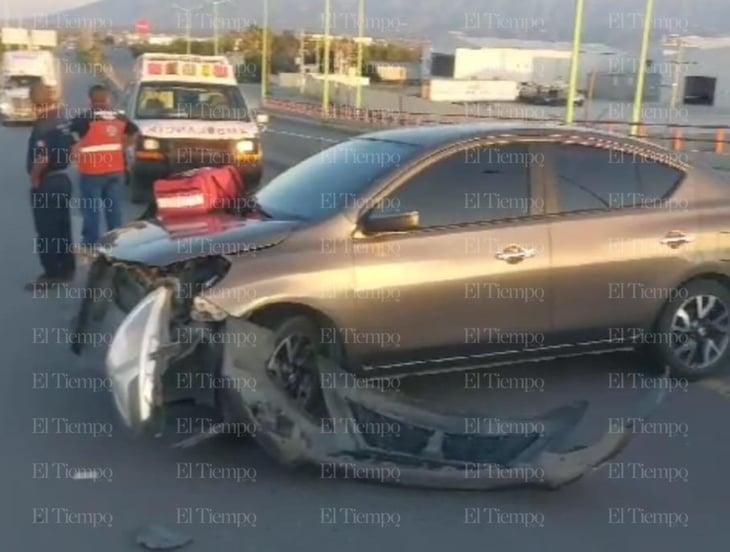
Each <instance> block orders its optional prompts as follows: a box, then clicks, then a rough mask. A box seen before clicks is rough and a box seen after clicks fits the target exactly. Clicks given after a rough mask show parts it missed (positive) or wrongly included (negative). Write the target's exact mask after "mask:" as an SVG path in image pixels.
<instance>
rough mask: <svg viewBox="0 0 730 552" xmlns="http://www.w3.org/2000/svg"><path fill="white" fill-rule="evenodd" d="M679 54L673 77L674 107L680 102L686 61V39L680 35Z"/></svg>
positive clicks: (676, 58)
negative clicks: (682, 75) (683, 68)
mask: <svg viewBox="0 0 730 552" xmlns="http://www.w3.org/2000/svg"><path fill="white" fill-rule="evenodd" d="M676 46H677V55H676V57H675V59H674V63H675V66H674V78H673V79H672V103H671V106H672V109H674V108H676V107H677V103H679V89H680V86H679V85H680V81H681V79H680V76H681V74H682V64H683V62H684V40H682V38H681V37H680V38H679V39H678V40H677V45H676Z"/></svg>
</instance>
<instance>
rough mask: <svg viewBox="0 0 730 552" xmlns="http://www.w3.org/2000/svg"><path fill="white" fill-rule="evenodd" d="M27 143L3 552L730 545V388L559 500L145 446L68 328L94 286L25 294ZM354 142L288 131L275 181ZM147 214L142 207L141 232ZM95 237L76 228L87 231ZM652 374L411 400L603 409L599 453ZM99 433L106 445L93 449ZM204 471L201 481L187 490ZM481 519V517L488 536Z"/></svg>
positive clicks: (565, 369) (7, 315)
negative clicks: (155, 537)
mask: <svg viewBox="0 0 730 552" xmlns="http://www.w3.org/2000/svg"><path fill="white" fill-rule="evenodd" d="M91 80H92V76H90V75H84V74H69V75H67V79H66V94H67V99H68V103H69V104H70V105H71V106H72V107H81V106H82V105H83V102H84V100H85V97H84V93H85V90H86V87H87V86H88V85H89V84H90V82H91ZM27 137H28V130H27V129H24V128H2V129H0V156H2V168H3V172H4V179H3V180H4V182H5V186H4V189H5V197H4V201H2V202H0V224H2V226H3V228H2V232H0V254H2V255H3V258H4V259H5V261H4V263H3V265H4V281H5V284H6V285H5V286H4V288H3V297H2V299H3V307H4V308H3V309H2V310H0V320H1V321H2V329H3V343H4V345H5V354H4V358H5V359H6V361H5V363H4V366H3V369H2V370H1V371H0V390H2V391H1V392H2V394H3V395H2V401H0V408H1V409H2V414H1V415H0V423H2V437H3V446H2V455H1V457H2V466H1V467H2V469H1V470H0V489H1V491H0V496H2V501H1V503H2V511H0V519H2V520H3V522H2V523H3V531H2V535H1V537H0V538H1V539H2V544H1V545H0V549H1V550H3V551H8V552H28V551H30V552H36V551H41V550H44V551H45V550H53V549H61V550H77V551H87V550H88V551H98V550H105V551H108V552H123V551H124V552H126V551H131V550H136V549H138V548H137V546H136V545H135V544H134V536H135V534H136V531H137V530H138V529H140V528H141V527H143V526H145V525H147V524H149V523H159V524H164V525H166V526H168V527H170V528H174V529H176V530H178V531H181V532H183V533H184V534H187V535H190V536H191V537H193V538H194V541H193V543H192V544H190V545H189V547H187V548H186V549H185V550H190V551H201V552H203V551H204V552H208V551H211V550H237V551H259V552H270V551H277V552H282V551H286V550H314V549H316V550H325V551H330V550H331V551H335V550H338V551H339V550H349V551H351V552H359V551H368V552H370V551H372V550H381V551H383V552H386V551H391V550H392V551H401V550H423V551H437V550H439V551H440V550H453V549H456V548H457V547H458V548H459V549H465V550H480V549H485V548H488V549H491V550H499V549H507V550H512V549H516V550H519V549H523V550H538V549H549V550H574V551H579V550H585V549H590V550H595V551H604V550H605V551H607V552H615V551H616V550H622V549H624V550H641V549H661V550H664V551H665V552H666V551H675V550H676V551H680V550H681V551H685V550H687V549H690V548H691V549H694V550H713V551H714V550H722V549H724V548H725V547H726V546H727V538H726V531H725V526H724V523H726V517H727V515H726V514H727V504H728V495H729V493H730V481H729V480H728V478H727V476H726V474H725V467H726V462H727V461H728V458H729V457H730V439H728V436H729V435H730V430H728V426H727V419H728V416H729V415H730V402H728V399H730V382H728V381H727V380H726V379H725V380H723V379H718V380H713V381H710V382H705V383H704V384H698V385H691V386H689V387H682V388H680V389H677V390H675V391H673V392H671V393H669V396H668V398H667V400H666V401H665V403H664V404H663V405H662V406H661V408H660V410H659V412H658V413H657V416H656V418H655V421H657V422H663V424H657V425H654V426H649V425H641V426H640V429H639V430H638V431H637V433H638V434H637V435H636V436H635V438H634V440H633V441H632V443H631V445H630V446H629V448H628V449H627V450H626V451H625V452H624V453H623V454H622V455H621V456H620V457H619V458H618V459H617V462H621V463H622V467H623V476H621V473H620V468H619V466H618V465H616V466H613V467H612V468H610V469H609V468H608V467H607V468H603V469H602V470H599V471H597V472H595V473H593V474H591V476H590V477H587V478H585V479H584V480H582V481H580V482H578V483H577V484H575V485H572V486H570V487H568V488H565V489H563V490H561V491H559V492H554V493H548V492H541V491H509V492H500V493H466V492H458V493H457V492H440V491H422V490H415V489H400V488H394V487H385V486H379V485H376V484H368V483H362V482H357V481H352V480H325V479H321V478H320V477H319V476H318V474H316V473H315V474H312V473H299V472H289V471H285V470H283V469H281V468H279V467H278V466H276V465H275V464H273V463H272V461H271V460H269V459H268V457H267V456H266V455H265V454H264V453H263V452H262V451H260V450H259V449H258V448H257V447H256V446H255V444H254V443H252V442H251V441H250V440H249V439H247V438H242V439H236V438H222V439H220V440H214V441H209V442H207V443H204V444H202V445H200V446H199V447H197V448H192V449H188V450H179V449H172V448H170V442H171V441H170V439H159V440H154V439H147V440H136V439H134V438H132V437H131V436H129V435H128V434H127V433H126V432H125V431H124V428H123V427H121V426H119V425H118V424H117V422H116V418H115V415H114V412H113V406H112V402H111V397H110V395H109V393H108V392H106V391H104V390H99V391H97V392H94V391H92V390H90V389H78V387H80V386H88V385H89V384H91V383H96V384H98V385H100V386H101V385H103V383H104V380H103V378H102V372H101V365H100V363H99V355H94V354H92V355H90V356H89V357H88V358H84V359H81V360H79V359H77V358H76V357H74V356H73V355H72V354H71V353H70V351H69V350H68V339H67V334H66V333H65V328H66V327H67V326H68V322H69V319H70V318H71V317H72V316H73V314H74V312H75V309H76V306H77V301H76V300H75V298H74V297H73V296H72V294H73V293H74V290H75V289H78V288H74V287H71V288H69V291H68V293H66V294H65V295H64V296H63V297H32V296H31V295H30V294H27V293H24V292H23V290H22V285H23V283H24V282H25V281H27V280H28V279H30V278H33V277H35V276H36V275H37V273H38V272H39V266H38V262H37V259H36V257H35V255H34V254H33V252H32V238H33V229H32V224H31V217H30V208H29V199H28V185H27V178H26V176H25V174H24V172H23V167H22V159H23V156H24V151H25V146H26V141H27ZM341 138H342V137H341V136H338V135H337V134H336V133H333V132H331V131H324V132H323V131H321V130H320V129H319V128H318V127H313V126H310V125H306V124H302V123H296V124H295V123H287V122H285V121H277V122H275V123H274V124H272V127H271V130H270V132H269V133H268V135H267V136H266V138H265V148H266V152H267V156H268V159H269V160H270V163H269V165H268V166H267V169H266V170H267V174H268V175H271V174H273V173H275V172H276V171H277V170H281V169H282V168H283V167H284V166H286V165H287V164H290V163H293V162H295V161H297V160H298V159H301V158H303V157H305V156H306V155H309V154H311V153H313V152H314V151H316V150H317V149H318V148H321V147H323V146H324V145H327V144H329V143H330V142H331V141H336V140H339V139H341ZM136 211H137V209H135V208H133V207H131V206H126V212H127V215H128V216H129V217H131V216H132V215H133V214H134V213H135V212H136ZM78 223H79V219H78V217H77V216H75V217H74V224H75V225H76V227H77V230H78V226H79V224H78ZM79 280H80V281H81V275H80V276H79ZM435 315H437V313H436V314H435ZM420 323H428V322H427V321H423V322H420ZM97 352H98V351H97ZM640 371H642V366H641V365H640V364H639V363H638V362H637V360H636V359H635V358H634V357H632V356H630V355H621V356H615V357H611V358H600V359H599V358H589V359H587V360H575V361H569V362H568V361H566V362H556V363H551V364H544V365H540V366H539V367H525V368H514V369H510V370H509V371H507V370H502V371H500V372H501V373H496V375H495V376H494V378H493V379H492V380H489V381H490V384H489V385H487V384H484V385H482V388H481V389H478V390H474V389H471V390H465V389H464V387H465V385H464V377H463V376H450V377H439V378H431V379H423V380H419V381H415V382H407V381H406V382H404V384H403V392H407V393H413V394H415V395H417V396H420V397H423V398H424V399H426V400H430V401H433V402H434V404H438V405H439V406H441V407H442V408H449V407H461V406H467V405H470V406H472V407H481V408H485V409H487V410H491V409H496V410H497V411H498V412H500V413H505V414H506V413H512V412H518V411H519V412H522V413H534V412H539V411H544V410H546V409H548V408H550V407H552V406H554V405H557V404H561V403H564V402H567V401H572V400H574V399H580V398H588V399H591V400H594V403H593V404H594V408H592V410H591V413H590V416H589V419H587V420H586V423H585V424H584V425H583V426H582V427H581V429H580V431H579V432H578V435H579V437H580V436H589V437H590V436H595V435H596V434H597V433H599V432H600V431H603V430H605V429H606V421H607V416H627V415H631V414H632V411H631V405H632V404H633V402H634V400H635V399H636V398H637V394H638V391H639V390H637V389H636V388H635V387H637V386H638V385H634V384H638V383H640V382H641V381H642V380H640V379H638V376H631V374H636V373H638V372H640ZM618 373H623V374H625V375H626V376H625V380H624V386H623V388H622V389H615V388H612V387H615V385H613V386H612V385H609V383H610V382H614V384H615V383H616V382H617V379H616V378H617V377H618V376H617V375H616V374H618ZM634 378H637V379H634ZM528 383H529V384H530V385H531V387H528V386H526V384H528ZM506 386H511V387H514V389H511V390H507V389H504V387H506ZM540 389H542V391H540ZM82 424H83V425H82ZM92 424H93V425H92ZM89 427H93V429H94V430H95V431H96V432H97V433H96V436H94V435H90V434H88V431H89ZM44 429H47V431H45V432H44ZM83 432H86V433H85V434H82V433H83ZM205 463H210V464H211V465H212V466H216V467H238V468H246V469H247V471H246V472H240V471H239V472H237V473H238V474H241V473H245V474H246V475H254V474H255V481H242V482H237V481H235V480H233V479H231V473H230V472H223V471H219V472H217V473H213V472H212V471H211V470H210V469H208V468H206V467H205ZM640 465H641V466H643V469H642V468H639V466H640ZM64 466H65V467H64ZM78 468H95V469H97V470H98V474H99V476H100V479H98V480H96V481H91V480H77V479H73V478H72V477H71V474H72V473H73V472H74V471H75V470H76V469H78ZM649 468H670V469H669V470H666V471H664V472H658V471H657V470H653V471H649V470H648V469H649ZM188 469H190V470H191V472H190V473H192V477H190V478H187V477H185V476H184V474H185V473H188V472H187V470H188ZM201 472H202V473H201ZM44 475H47V476H46V477H44ZM670 478H672V479H673V480H672V481H670V480H669V479H670ZM348 508H349V509H350V510H348ZM44 509H46V510H44ZM332 509H335V512H336V515H335V517H334V518H333V517H332ZM474 509H478V510H479V512H480V517H479V520H478V521H479V522H478V523H476V522H475V521H476V520H477V518H476V517H475V514H474V512H475V510H474ZM44 512H47V517H46V518H45V521H46V523H43V520H44V518H43V513H44ZM188 512H191V513H192V517H191V518H189V519H188V518H186V517H185V516H186V515H187V513H188ZM355 512H357V515H355ZM82 514H86V515H82ZM364 514H372V515H369V516H368V515H364ZM658 514H665V515H663V516H659V515H658ZM621 516H623V517H621ZM466 521H470V522H471V523H466ZM188 522H189V523H188ZM236 523H237V524H238V526H237V525H236ZM254 524H255V527H254V526H253V525H254ZM723 542H725V543H726V544H724V545H723V544H722V543H723Z"/></svg>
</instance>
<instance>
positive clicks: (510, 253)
mask: <svg viewBox="0 0 730 552" xmlns="http://www.w3.org/2000/svg"><path fill="white" fill-rule="evenodd" d="M536 254H537V252H536V251H535V250H534V249H525V248H523V247H520V246H519V245H510V246H509V247H505V248H504V249H503V250H502V252H501V253H497V254H496V255H495V257H496V258H497V259H499V260H500V261H505V262H508V263H519V262H520V261H524V260H525V259H529V258H531V257H534V256H535V255H536Z"/></svg>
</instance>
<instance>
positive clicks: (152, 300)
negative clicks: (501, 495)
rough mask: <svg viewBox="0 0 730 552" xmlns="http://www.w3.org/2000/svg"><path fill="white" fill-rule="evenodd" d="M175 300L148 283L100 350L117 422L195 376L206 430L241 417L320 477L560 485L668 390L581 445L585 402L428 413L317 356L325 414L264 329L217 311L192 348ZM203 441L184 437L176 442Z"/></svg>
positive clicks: (290, 462)
mask: <svg viewBox="0 0 730 552" xmlns="http://www.w3.org/2000/svg"><path fill="white" fill-rule="evenodd" d="M174 299H175V294H174V291H173V289H171V288H168V287H164V286H163V287H160V288H157V290H155V291H154V292H152V293H151V294H149V295H148V296H147V297H146V298H145V299H144V300H143V301H142V302H141V303H140V304H138V305H137V307H135V309H134V310H133V312H132V313H130V315H128V317H127V318H126V319H125V323H123V324H122V326H121V327H120V329H119V331H118V333H117V335H116V336H115V339H114V342H113V343H112V346H111V347H110V351H109V355H108V356H107V373H108V374H109V376H110V378H111V379H112V381H113V387H114V396H115V404H116V406H117V408H118V409H119V410H120V413H121V415H122V418H123V419H124V421H125V423H126V424H127V425H128V426H129V427H131V428H133V429H144V430H149V429H150V428H151V427H154V426H155V425H157V422H158V421H160V420H161V421H163V422H164V421H165V419H166V416H167V415H168V414H167V413H168V412H169V411H168V409H167V408H166V405H167V404H168V403H170V402H174V401H175V400H176V399H180V398H181V397H183V396H185V395H186V394H187V395H191V394H192V391H193V390H195V388H196V387H197V386H196V385H195V384H193V381H194V379H195V378H196V377H198V376H197V375H199V376H200V378H199V379H201V378H202V379H201V381H205V382H207V383H206V385H204V387H205V386H207V387H208V391H209V395H208V397H207V398H208V400H209V401H210V405H211V406H212V407H213V409H214V411H215V412H216V419H217V420H220V423H219V424H217V425H211V426H210V427H208V428H207V429H208V430H210V431H209V435H210V436H213V435H220V434H221V433H225V431H224V430H222V429H220V428H218V427H217V426H221V427H222V426H231V427H239V426H240V425H245V427H246V428H249V430H248V433H250V434H252V436H253V437H254V438H255V440H256V441H257V443H258V444H259V445H261V446H262V448H264V450H266V451H267V452H268V453H269V454H270V455H271V456H272V457H273V458H274V459H275V460H277V461H278V462H280V463H281V464H283V465H287V466H309V467H314V468H315V469H316V470H318V471H319V472H320V476H321V477H323V478H337V477H347V478H361V479H368V480H372V481H378V482H384V483H392V484H397V485H409V486H418V487H430V488H447V489H465V490H466V489H477V490H489V489H498V488H510V487H522V486H537V487H542V488H548V489H555V488H559V487H561V486H564V485H567V484H569V483H571V482H573V481H576V480H578V479H580V478H581V477H583V476H584V475H586V474H587V473H590V472H591V471H592V470H594V469H595V468H597V467H599V466H601V465H602V464H603V463H605V462H607V461H608V460H609V459H611V458H612V457H614V456H615V455H617V454H618V453H619V452H620V451H621V450H622V449H623V448H624V447H625V446H626V445H627V444H628V442H629V439H630V437H631V435H632V434H634V433H635V431H634V424H636V423H641V421H643V420H645V419H646V418H648V417H649V416H650V415H651V414H652V413H653V412H654V410H655V409H656V407H657V406H658V405H659V404H660V403H661V401H662V399H663V397H664V394H665V393H666V389H668V388H669V387H670V386H669V385H668V384H667V382H666V381H658V382H656V385H654V386H652V387H651V389H652V391H651V392H650V393H649V394H648V395H647V396H646V397H644V400H643V401H642V403H641V404H639V405H637V409H636V411H635V412H631V413H625V415H624V416H623V419H624V420H626V423H625V424H624V425H623V426H620V427H611V428H610V431H609V432H608V433H606V434H604V435H603V436H602V437H601V438H600V439H599V440H598V441H597V442H595V443H593V444H591V445H586V446H570V445H569V444H568V439H569V438H570V437H571V434H572V433H573V432H574V430H575V429H576V427H577V426H578V424H579V423H580V422H581V421H582V420H583V418H584V415H585V413H586V411H587V409H588V403H587V402H586V401H578V402H575V403H573V404H570V405H567V406H563V407H560V408H555V409H553V410H551V411H549V412H547V413H545V414H543V415H541V416H535V417H527V418H517V419H512V418H510V419H501V418H499V417H496V416H493V415H490V414H489V413H484V412H471V413H446V412H438V411H437V410H436V409H435V408H434V406H433V404H432V403H422V402H420V401H418V400H416V399H413V398H409V397H407V396H405V394H404V393H396V392H390V391H383V390H377V389H373V388H372V386H368V385H360V384H358V383H356V382H354V381H353V378H352V377H349V378H347V377H343V376H346V375H348V376H351V374H349V373H348V372H346V371H344V370H343V369H342V368H341V367H340V366H338V365H337V364H336V363H334V362H332V361H331V360H328V359H326V358H321V357H317V358H316V361H317V362H316V366H317V369H318V371H319V376H320V379H321V380H322V381H324V380H326V381H350V382H351V384H349V385H346V386H327V387H324V386H320V392H321V398H322V401H323V403H324V404H323V405H322V406H323V409H324V415H318V414H317V415H315V414H313V413H312V410H309V409H306V408H303V407H302V403H301V401H298V400H297V398H296V397H292V396H291V393H290V392H289V390H288V389H287V387H286V385H285V384H284V383H283V382H282V381H280V379H279V378H278V377H276V374H275V373H272V370H271V366H270V364H271V362H272V359H274V357H275V351H276V345H277V343H276V340H275V337H274V334H273V332H272V331H271V330H269V329H266V328H263V327H261V326H258V325H255V324H253V323H251V322H250V321H248V320H244V319H238V318H228V319H227V320H226V321H225V322H221V323H217V324H209V325H203V326H200V327H201V328H204V329H203V330H202V333H199V334H198V335H199V336H200V337H201V338H202V339H201V341H200V342H197V343H195V346H194V347H192V351H191V343H187V342H188V341H189V342H192V341H194V340H192V339H186V338H183V339H180V336H179V335H178V336H176V335H175V334H174V333H171V332H170V329H171V328H174V327H175V326H174V323H173V321H174V305H175V300H174ZM185 327H187V328H194V327H196V326H195V323H193V322H188V323H187V326H185ZM190 331H192V330H190ZM240 336H247V338H246V339H240ZM140 343H141V347H140ZM199 354H204V355H207V356H203V357H197V356H196V355H199ZM186 363H187V364H186ZM664 378H665V379H666V376H664ZM242 382H246V383H245V384H244V383H242ZM211 383H213V385H211ZM191 387H192V388H193V389H191ZM197 391H200V389H198V390H197ZM317 411H320V409H317ZM474 421H477V423H474ZM164 426H165V424H164V423H160V424H159V426H158V427H159V428H161V429H162V428H164ZM203 438H205V437H204V436H202V435H195V436H193V437H191V438H189V439H186V440H184V441H182V442H181V443H178V446H185V445H184V444H183V443H185V442H193V441H194V442H195V443H197V442H200V441H201V440H203ZM354 474H356V475H354Z"/></svg>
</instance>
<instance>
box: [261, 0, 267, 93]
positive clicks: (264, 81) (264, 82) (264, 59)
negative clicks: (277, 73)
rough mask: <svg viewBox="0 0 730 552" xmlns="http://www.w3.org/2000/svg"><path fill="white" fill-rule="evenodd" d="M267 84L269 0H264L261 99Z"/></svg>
mask: <svg viewBox="0 0 730 552" xmlns="http://www.w3.org/2000/svg"><path fill="white" fill-rule="evenodd" d="M268 84H269V0H264V27H263V29H261V99H262V100H263V99H265V98H266V93H267V89H268Z"/></svg>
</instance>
